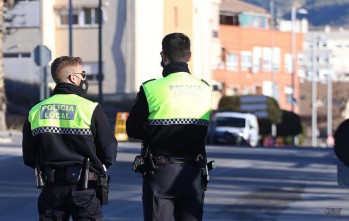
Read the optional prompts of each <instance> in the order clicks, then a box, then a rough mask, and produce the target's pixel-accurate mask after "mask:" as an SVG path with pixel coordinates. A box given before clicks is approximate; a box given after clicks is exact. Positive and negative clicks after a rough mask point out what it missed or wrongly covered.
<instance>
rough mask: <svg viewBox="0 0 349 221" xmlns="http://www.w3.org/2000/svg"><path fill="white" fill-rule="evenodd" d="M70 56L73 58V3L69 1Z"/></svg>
mask: <svg viewBox="0 0 349 221" xmlns="http://www.w3.org/2000/svg"><path fill="white" fill-rule="evenodd" d="M68 20H69V56H73V3H72V0H69V19H68Z"/></svg>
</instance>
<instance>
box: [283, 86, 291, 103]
mask: <svg viewBox="0 0 349 221" xmlns="http://www.w3.org/2000/svg"><path fill="white" fill-rule="evenodd" d="M285 95H286V102H287V104H292V101H293V88H292V87H291V86H286V87H285Z"/></svg>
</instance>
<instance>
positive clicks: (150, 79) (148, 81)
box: [142, 78, 156, 85]
mask: <svg viewBox="0 0 349 221" xmlns="http://www.w3.org/2000/svg"><path fill="white" fill-rule="evenodd" d="M154 80H156V79H155V78H153V79H150V80H147V81H144V82H143V83H142V85H143V84H146V83H148V82H150V81H154Z"/></svg>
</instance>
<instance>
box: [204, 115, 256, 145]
mask: <svg viewBox="0 0 349 221" xmlns="http://www.w3.org/2000/svg"><path fill="white" fill-rule="evenodd" d="M209 136H211V137H210V141H211V143H214V144H232V145H242V146H252V147H254V146H257V145H258V142H259V126H258V121H257V117H256V116H255V115H254V114H250V113H239V112H218V113H216V114H215V116H214V117H213V120H212V125H211V128H210V135H209Z"/></svg>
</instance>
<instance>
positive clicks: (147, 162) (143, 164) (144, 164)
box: [132, 148, 158, 176]
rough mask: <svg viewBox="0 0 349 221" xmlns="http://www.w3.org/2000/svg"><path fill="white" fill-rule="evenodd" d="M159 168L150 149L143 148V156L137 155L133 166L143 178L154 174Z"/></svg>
mask: <svg viewBox="0 0 349 221" xmlns="http://www.w3.org/2000/svg"><path fill="white" fill-rule="evenodd" d="M157 168H158V166H157V165H156V163H155V161H154V158H153V154H151V152H150V150H149V148H142V151H141V155H137V156H136V157H135V159H134V161H133V164H132V170H133V171H134V172H135V173H139V174H141V175H142V176H145V175H147V174H154V173H155V171H156V170H157Z"/></svg>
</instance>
